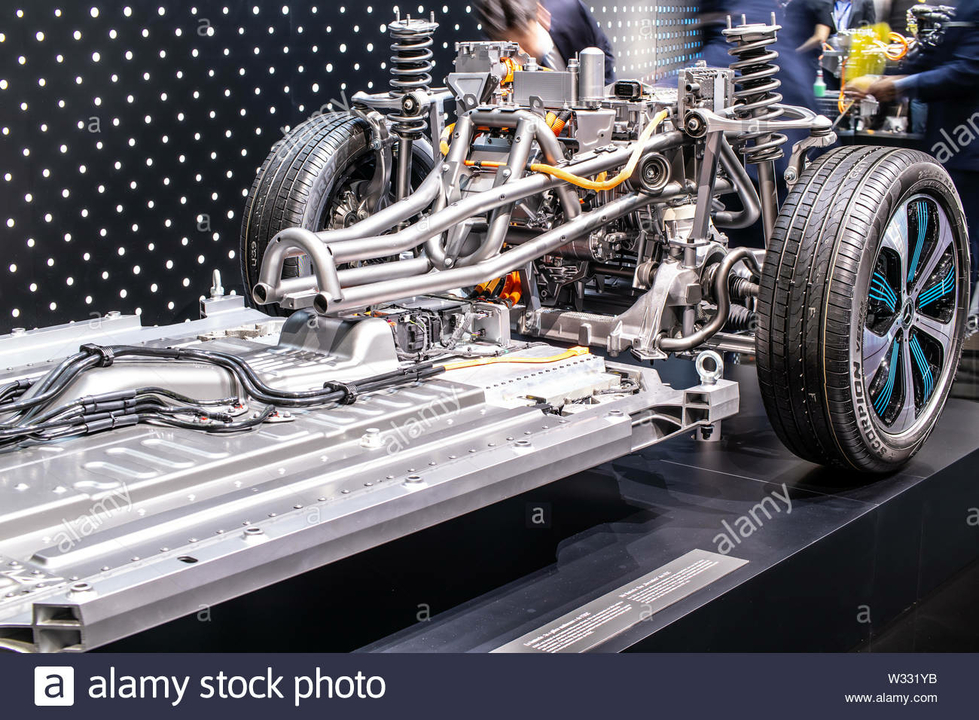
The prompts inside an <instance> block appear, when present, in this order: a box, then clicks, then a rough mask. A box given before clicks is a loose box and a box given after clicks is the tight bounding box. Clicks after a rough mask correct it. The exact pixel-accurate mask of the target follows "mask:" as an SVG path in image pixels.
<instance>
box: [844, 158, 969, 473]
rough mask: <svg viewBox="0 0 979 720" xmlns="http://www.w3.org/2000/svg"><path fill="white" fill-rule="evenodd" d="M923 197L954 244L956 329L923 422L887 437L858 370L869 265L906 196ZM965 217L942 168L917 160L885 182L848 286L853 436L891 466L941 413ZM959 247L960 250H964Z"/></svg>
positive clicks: (960, 321) (955, 351)
mask: <svg viewBox="0 0 979 720" xmlns="http://www.w3.org/2000/svg"><path fill="white" fill-rule="evenodd" d="M918 194H924V195H927V196H928V197H929V198H930V199H932V200H934V201H935V202H937V203H938V204H939V205H940V206H941V208H942V210H944V211H945V215H946V217H947V218H948V220H949V221H950V222H951V224H952V232H953V233H954V237H955V241H954V242H955V243H956V244H957V246H958V249H957V252H958V277H957V283H956V288H957V292H958V294H959V297H958V298H957V302H958V308H959V311H958V316H957V318H956V322H957V327H956V330H955V333H954V337H953V339H952V346H951V348H950V351H949V356H948V357H947V358H946V361H945V364H944V367H943V369H942V379H941V380H940V382H939V385H940V387H938V388H937V392H936V393H935V394H934V396H933V397H932V398H930V400H929V405H928V408H927V409H926V412H925V416H926V418H927V419H926V420H925V421H924V422H922V421H921V418H919V421H918V422H917V423H916V424H915V425H914V426H913V427H912V428H911V429H910V430H908V431H905V432H904V433H902V434H900V435H891V434H888V433H886V432H885V431H884V430H883V426H882V425H881V424H880V422H879V420H878V419H877V417H876V414H875V412H874V410H873V408H872V406H871V403H870V395H869V390H868V385H869V383H868V382H867V379H866V377H865V374H864V371H863V330H864V327H865V324H866V321H867V312H868V308H869V302H868V296H869V289H870V283H871V278H872V276H873V272H874V265H875V263H876V260H877V255H878V253H879V252H880V248H881V245H882V242H883V238H884V232H885V231H886V229H887V227H888V224H889V223H890V221H891V218H892V217H893V215H894V213H895V212H896V211H897V209H898V208H900V207H901V205H902V204H903V203H904V202H905V200H907V199H908V198H910V197H912V196H914V195H918ZM967 237H968V235H967V230H966V226H965V214H964V212H963V209H962V204H961V202H960V201H959V199H958V195H957V193H956V191H955V187H954V185H953V184H952V181H951V179H950V178H949V176H948V174H947V173H946V172H945V170H944V169H943V168H942V167H941V166H940V165H938V164H937V163H936V162H935V161H934V160H930V159H926V157H925V156H922V160H921V161H920V162H916V163H914V164H913V165H911V166H909V167H907V168H905V169H904V170H903V171H902V172H901V173H900V175H899V176H898V178H897V179H896V180H895V181H893V182H891V183H890V187H889V190H888V193H887V196H886V198H885V200H884V202H882V203H880V206H879V207H878V209H877V212H876V214H875V216H874V221H873V224H872V225H871V231H870V232H869V233H868V238H867V242H865V243H864V246H863V252H862V255H861V258H860V262H859V265H858V275H857V278H856V282H855V283H854V285H853V296H852V300H851V301H852V302H853V312H851V313H850V334H849V337H850V349H849V356H850V370H851V373H850V377H851V381H850V392H851V402H852V403H853V410H854V414H855V417H856V424H857V428H858V432H859V434H860V436H861V438H862V439H863V442H864V443H865V444H866V447H867V448H868V449H869V450H870V451H871V452H872V453H873V454H874V456H875V457H876V458H877V459H878V461H879V462H881V463H883V464H885V465H887V466H891V467H894V466H896V465H899V464H901V463H904V462H906V461H907V460H908V459H909V458H910V457H911V456H912V455H914V453H915V452H916V451H917V450H918V448H919V447H921V445H922V444H923V443H924V442H925V440H927V438H928V436H929V435H930V434H931V432H932V430H933V429H934V427H935V424H936V422H937V419H938V416H939V415H940V414H941V412H942V410H943V408H944V406H945V401H946V399H947V398H948V394H949V391H950V390H951V386H952V382H953V380H954V376H955V368H956V366H957V365H958V359H959V355H960V354H961V351H962V337H963V331H964V328H965V322H966V313H965V312H963V311H962V308H964V307H966V306H967V305H968V301H969V300H968V292H969V291H968V241H967V239H965V238H967ZM963 249H964V252H963Z"/></svg>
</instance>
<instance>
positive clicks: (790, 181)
mask: <svg viewBox="0 0 979 720" xmlns="http://www.w3.org/2000/svg"><path fill="white" fill-rule="evenodd" d="M835 142H836V133H835V132H829V133H827V134H821V135H810V136H809V137H807V138H803V139H802V140H800V141H799V142H797V143H796V144H795V145H793V146H792V153H791V155H789V165H788V167H787V168H785V174H784V175H783V177H784V178H785V184H786V185H788V186H789V187H790V188H791V187H792V186H793V185H795V184H796V183H797V182H798V181H799V178H800V177H801V176H802V171H803V170H805V169H806V164H807V162H808V159H807V157H806V156H807V154H808V152H809V150H811V149H812V148H821V147H829V146H830V145H832V144H833V143H835Z"/></svg>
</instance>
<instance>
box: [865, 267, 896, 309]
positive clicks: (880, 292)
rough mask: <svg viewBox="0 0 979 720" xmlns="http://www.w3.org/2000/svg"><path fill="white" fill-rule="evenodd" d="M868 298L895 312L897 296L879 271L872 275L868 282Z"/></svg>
mask: <svg viewBox="0 0 979 720" xmlns="http://www.w3.org/2000/svg"><path fill="white" fill-rule="evenodd" d="M870 298H871V299H872V300H879V301H880V302H882V303H884V304H885V305H886V306H887V307H888V309H889V310H890V311H891V312H895V311H896V310H897V295H896V294H895V293H894V290H893V289H891V286H890V285H888V284H887V278H885V277H884V276H883V275H882V274H881V272H880V271H879V270H878V271H877V272H875V273H874V277H873V279H872V280H871V281H870Z"/></svg>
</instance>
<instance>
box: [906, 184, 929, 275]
mask: <svg viewBox="0 0 979 720" xmlns="http://www.w3.org/2000/svg"><path fill="white" fill-rule="evenodd" d="M915 207H916V208H917V210H918V240H917V242H915V244H914V256H913V257H912V258H911V263H910V265H909V266H908V282H911V280H912V279H913V278H914V274H915V272H916V271H917V270H918V260H920V259H921V249H922V248H923V247H924V246H925V235H927V233H928V203H926V202H924V201H923V200H922V201H919V202H917V203H915Z"/></svg>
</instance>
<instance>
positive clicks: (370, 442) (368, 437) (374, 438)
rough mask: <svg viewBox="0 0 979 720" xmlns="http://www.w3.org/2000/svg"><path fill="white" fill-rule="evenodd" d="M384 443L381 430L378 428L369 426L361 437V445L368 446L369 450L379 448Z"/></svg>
mask: <svg viewBox="0 0 979 720" xmlns="http://www.w3.org/2000/svg"><path fill="white" fill-rule="evenodd" d="M383 444H384V443H383V441H382V438H381V431H380V430H378V429H377V428H367V430H365V431H364V435H363V436H362V437H361V438H360V445H361V447H364V448H367V449H368V450H377V449H378V448H380V447H381V446H382V445H383Z"/></svg>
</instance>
